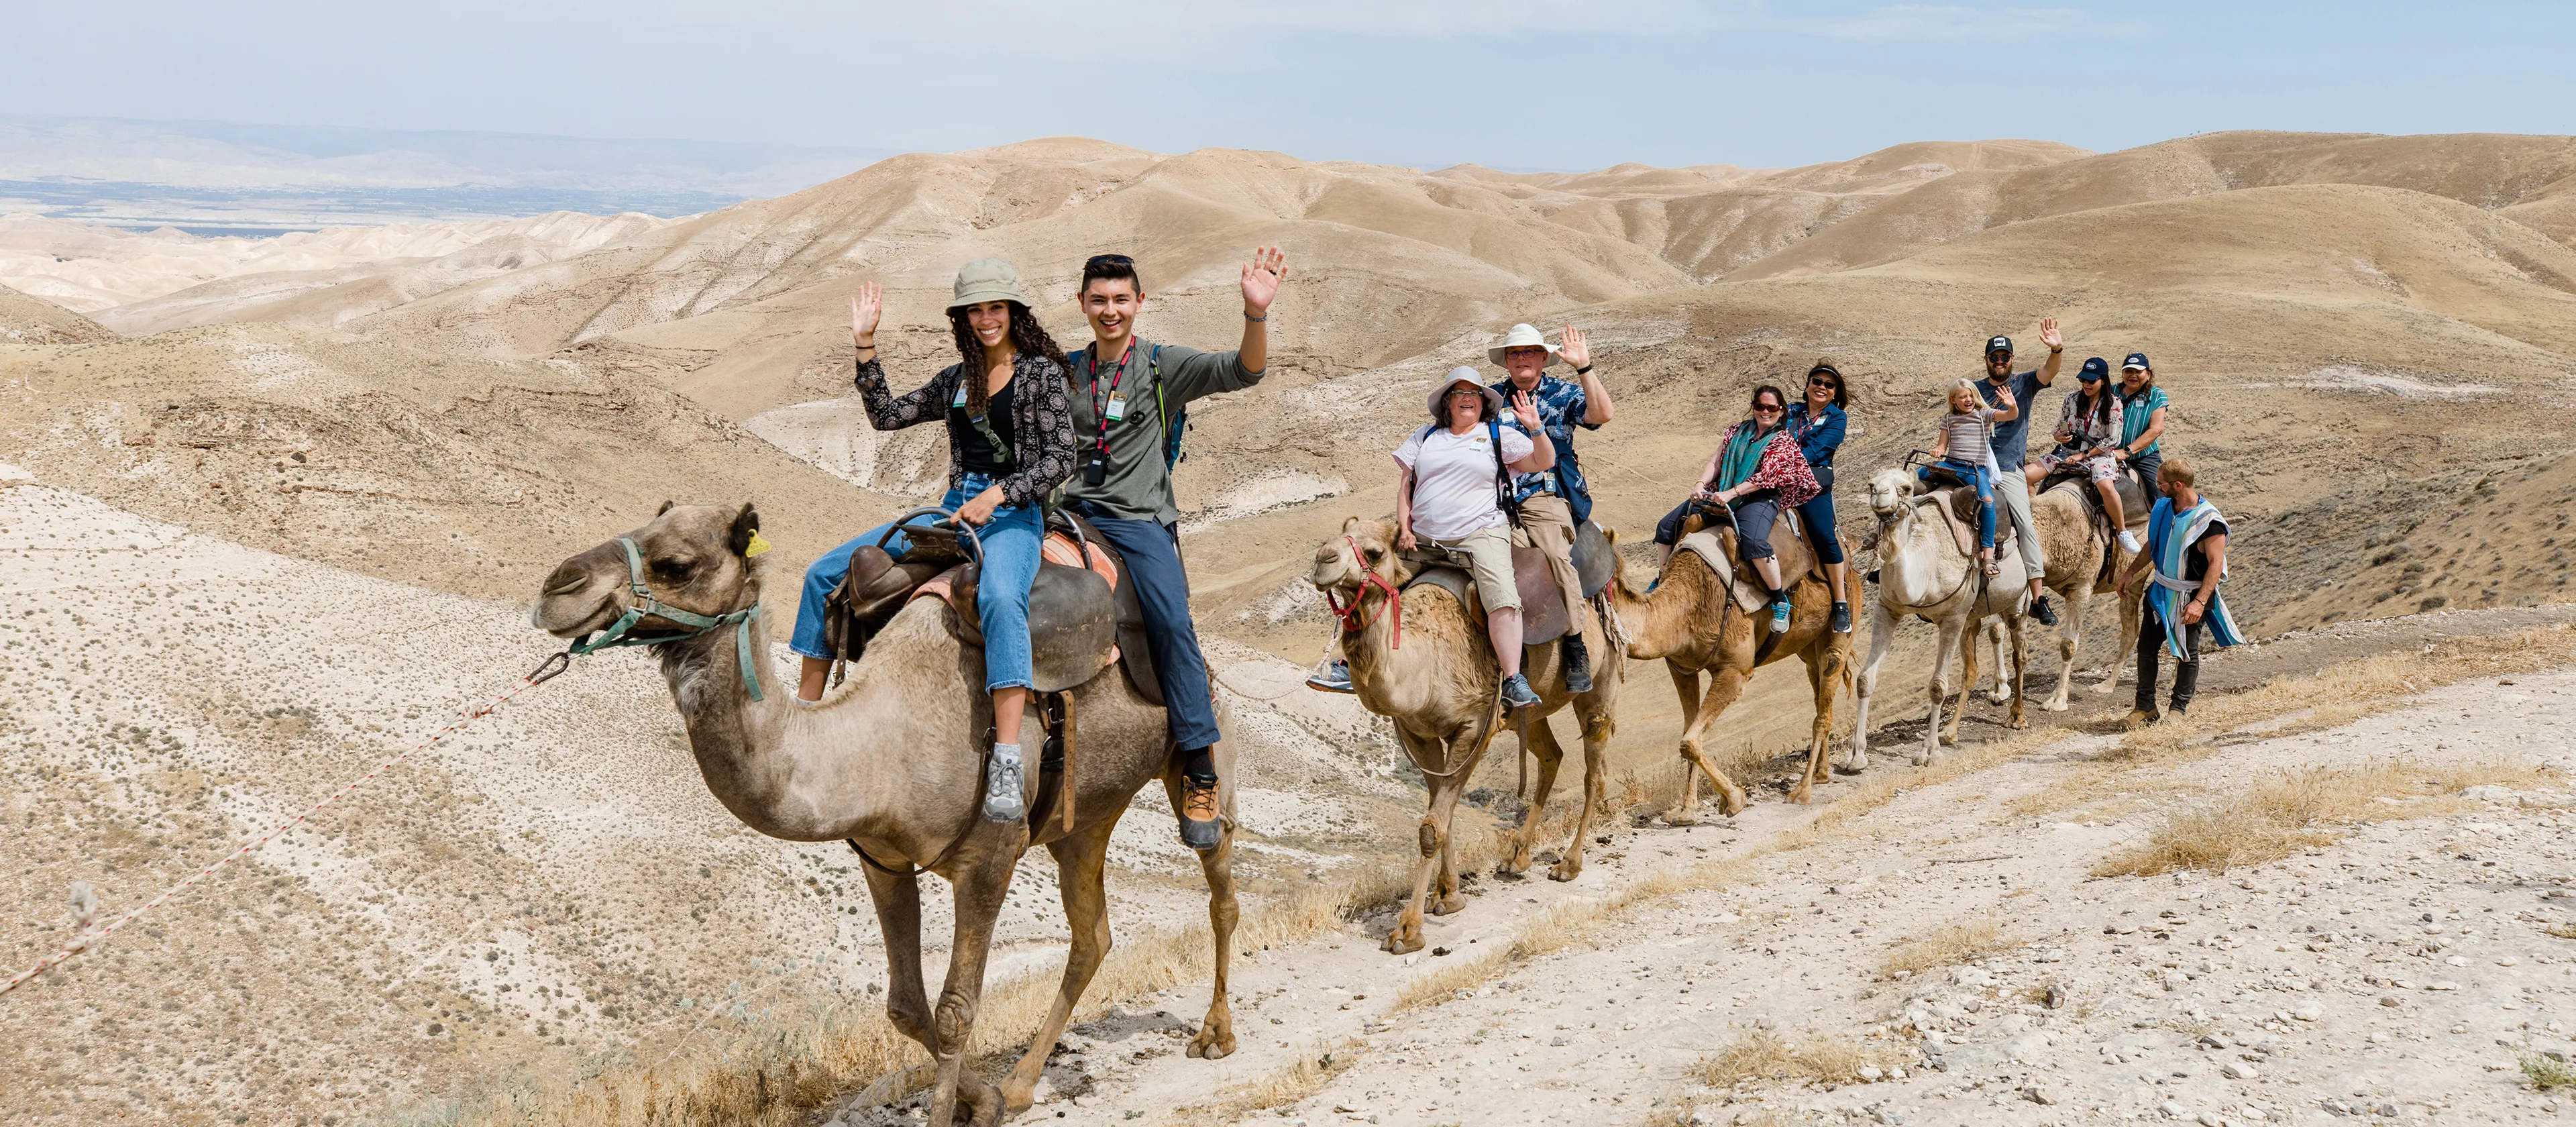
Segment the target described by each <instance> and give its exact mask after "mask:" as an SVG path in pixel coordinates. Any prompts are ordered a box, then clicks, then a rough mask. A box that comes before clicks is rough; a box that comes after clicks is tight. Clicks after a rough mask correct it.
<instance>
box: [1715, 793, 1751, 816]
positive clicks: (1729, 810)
mask: <svg viewBox="0 0 2576 1127" xmlns="http://www.w3.org/2000/svg"><path fill="white" fill-rule="evenodd" d="M1744 807H1745V799H1744V794H1743V792H1741V791H1730V792H1728V793H1727V794H1726V795H1725V796H1724V797H1722V798H1719V799H1718V800H1717V809H1718V812H1719V813H1721V814H1724V815H1726V816H1727V817H1729V818H1732V817H1734V816H1736V815H1738V814H1741V813H1743V812H1744Z"/></svg>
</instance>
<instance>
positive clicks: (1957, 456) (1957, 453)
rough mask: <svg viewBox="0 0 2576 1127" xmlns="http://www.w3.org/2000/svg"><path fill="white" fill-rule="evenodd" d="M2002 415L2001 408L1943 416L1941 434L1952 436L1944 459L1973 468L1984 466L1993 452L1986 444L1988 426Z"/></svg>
mask: <svg viewBox="0 0 2576 1127" xmlns="http://www.w3.org/2000/svg"><path fill="white" fill-rule="evenodd" d="M2000 414H2003V411H2002V409H2000V408H1996V407H1979V408H1977V409H1976V410H1975V411H1973V412H1970V413H1967V414H1960V413H1958V412H1956V411H1953V412H1951V413H1949V414H1947V415H1943V416H1941V433H1943V434H1946V435H1949V436H1950V445H1949V447H1948V452H1947V453H1944V454H1943V455H1942V457H1945V458H1948V459H1950V460H1951V461H1953V462H1962V463H1965V464H1968V465H1972V466H1977V465H1984V464H1985V461H1986V456H1987V455H1988V454H1990V453H1992V452H1993V448H1992V447H1991V446H1989V445H1987V443H1986V426H1987V424H1988V423H1989V422H1991V421H1993V419H1994V417H1995V416H1997V415H2000Z"/></svg>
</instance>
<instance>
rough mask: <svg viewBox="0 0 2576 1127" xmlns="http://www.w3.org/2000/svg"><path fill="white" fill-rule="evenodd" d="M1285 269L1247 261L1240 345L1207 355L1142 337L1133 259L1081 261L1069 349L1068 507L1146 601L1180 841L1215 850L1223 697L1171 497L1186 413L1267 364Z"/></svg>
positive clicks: (1266, 255)
mask: <svg viewBox="0 0 2576 1127" xmlns="http://www.w3.org/2000/svg"><path fill="white" fill-rule="evenodd" d="M1287 276H1288V264H1287V258H1286V256H1284V255H1282V254H1280V253H1279V250H1278V248H1276V247H1262V248H1260V249H1258V250H1255V251H1254V252H1253V253H1252V261H1250V262H1248V263H1245V264H1244V267H1243V346H1242V347H1241V348H1239V349H1237V350H1235V351H1233V352H1201V351H1199V350H1197V349H1194V348H1185V347H1183V346H1181V345H1177V344H1156V343H1153V342H1150V341H1147V340H1145V339H1143V338H1141V337H1138V336H1137V335H1136V317H1137V314H1139V313H1141V312H1142V311H1143V309H1144V305H1145V284H1144V282H1143V281H1142V280H1140V279H1139V278H1138V277H1137V275H1136V261H1135V260H1134V259H1132V258H1129V257H1127V256H1126V255H1123V254H1097V255H1093V256H1092V257H1091V259H1090V260H1089V261H1087V262H1085V263H1083V264H1082V288H1081V289H1080V290H1079V291H1077V292H1076V293H1075V294H1074V300H1075V301H1077V302H1079V303H1080V304H1081V306H1082V315H1083V316H1084V317H1086V318H1088V319H1090V321H1091V337H1092V340H1091V344H1090V345H1089V346H1088V347H1085V348H1083V349H1081V350H1079V351H1077V352H1075V353H1073V355H1071V356H1070V357H1067V358H1066V359H1067V364H1066V372H1067V375H1068V377H1069V379H1070V382H1071V383H1072V385H1073V386H1072V391H1073V396H1072V398H1073V434H1074V441H1075V443H1076V451H1075V462H1074V471H1073V478H1072V480H1070V481H1068V482H1066V483H1065V490H1064V497H1065V505H1064V507H1065V508H1067V509H1070V510H1072V511H1073V512H1076V513H1080V514H1082V516H1083V518H1084V519H1085V520H1088V521H1090V522H1091V523H1092V525H1093V527H1096V528H1098V529H1099V530H1100V534H1101V535H1102V536H1103V537H1106V538H1107V539H1108V540H1109V542H1110V543H1111V544H1112V545H1114V546H1116V547H1117V549H1118V553H1119V555H1121V556H1123V557H1125V559H1126V561H1127V572H1128V576H1129V578H1131V579H1133V580H1134V581H1135V583H1136V594H1137V596H1138V598H1139V600H1140V601H1141V602H1142V604H1143V609H1144V612H1145V629H1146V631H1147V633H1148V635H1149V636H1150V638H1151V640H1152V645H1153V650H1154V673H1155V676H1156V678H1157V679H1159V680H1160V681H1161V682H1162V685H1163V705H1164V709H1165V711H1166V713H1167V714H1168V715H1169V717H1170V720H1171V727H1172V746H1173V747H1174V748H1175V754H1176V759H1177V761H1178V764H1179V766H1180V769H1181V778H1182V786H1181V809H1180V811H1179V812H1178V813H1179V814H1180V818H1181V841H1182V843H1183V844H1186V845H1188V846H1189V847H1190V848H1192V849H1196V850H1199V851H1201V852H1205V851H1207V850H1211V849H1214V848H1216V847H1217V841H1218V838H1219V831H1220V830H1221V829H1222V827H1221V826H1220V825H1219V821H1220V819H1221V817H1222V808H1221V806H1220V803H1219V800H1218V791H1217V783H1218V781H1219V780H1218V778H1217V771H1216V756H1215V754H1214V751H1215V748H1216V742H1217V739H1218V733H1217V727H1216V704H1215V702H1214V701H1213V700H1211V699H1209V694H1208V669H1207V658H1206V656H1205V655H1203V654H1201V653H1200V652H1199V635H1198V628H1197V626H1196V625H1195V624H1193V623H1192V622H1191V621H1190V577H1189V573H1188V572H1187V571H1185V570H1183V569H1182V566H1181V533H1180V522H1181V510H1180V506H1179V505H1178V504H1177V503H1176V502H1175V501H1174V500H1173V498H1172V466H1173V464H1174V463H1175V462H1177V461H1179V458H1180V436H1181V426H1182V411H1183V409H1184V408H1186V407H1187V406H1188V405H1189V402H1190V401H1191V400H1193V399H1198V398H1200V397H1202V396H1208V395H1214V394H1216V393H1218V392H1222V391H1241V390H1243V389H1244V388H1247V387H1251V386H1252V385H1254V384H1256V383H1259V382H1261V377H1262V375H1263V374H1264V373H1265V372H1266V371H1267V370H1268V368H1269V365H1270V332H1269V329H1270V326H1269V321H1270V303H1271V301H1272V300H1274V299H1276V298H1277V297H1278V296H1279V283H1280V280H1281V279H1283V278H1286V277H1287Z"/></svg>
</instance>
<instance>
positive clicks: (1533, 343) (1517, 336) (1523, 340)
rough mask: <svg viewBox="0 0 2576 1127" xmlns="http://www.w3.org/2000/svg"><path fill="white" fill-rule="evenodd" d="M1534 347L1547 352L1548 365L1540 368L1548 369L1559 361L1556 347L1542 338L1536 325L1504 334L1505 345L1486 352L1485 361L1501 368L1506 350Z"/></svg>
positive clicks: (1525, 326)
mask: <svg viewBox="0 0 2576 1127" xmlns="http://www.w3.org/2000/svg"><path fill="white" fill-rule="evenodd" d="M1532 347H1536V348H1544V349H1546V350H1547V363H1546V364H1543V365H1540V367H1542V368H1547V367H1554V366H1555V364H1556V361H1557V355H1556V346H1555V345H1552V344H1549V343H1548V342H1547V338H1546V337H1543V336H1540V335H1539V334H1538V326H1535V325H1514V326H1512V331H1510V332H1508V333H1504V334H1503V343H1501V344H1498V345H1495V346H1493V347H1492V348H1488V349H1486V350H1485V359H1487V360H1490V361H1493V363H1494V366H1495V367H1497V368H1499V367H1502V365H1503V352H1504V351H1505V350H1506V349H1513V348H1532Z"/></svg>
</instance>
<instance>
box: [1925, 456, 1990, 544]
mask: <svg viewBox="0 0 2576 1127" xmlns="http://www.w3.org/2000/svg"><path fill="white" fill-rule="evenodd" d="M1940 467H1941V468H1942V469H1944V470H1947V471H1949V472H1950V473H1951V474H1952V475H1954V476H1956V477H1957V478H1958V479H1959V480H1961V481H1964V482H1968V483H1969V484H1971V485H1974V486H1976V487H1977V547H1979V548H1992V547H1994V546H1995V481H1994V479H1993V478H1990V477H1987V476H1986V464H1985V463H1983V462H1975V463H1970V462H1962V461H1958V460H1956V459H1952V458H1943V459H1941V463H1940ZM1914 476H1916V477H1919V478H1922V479H1923V480H1924V481H1926V482H1929V481H1931V480H1932V467H1931V466H1924V467H1922V468H1920V469H1917V470H1915V471H1914Z"/></svg>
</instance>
